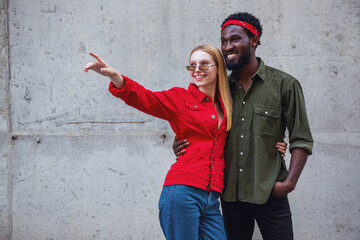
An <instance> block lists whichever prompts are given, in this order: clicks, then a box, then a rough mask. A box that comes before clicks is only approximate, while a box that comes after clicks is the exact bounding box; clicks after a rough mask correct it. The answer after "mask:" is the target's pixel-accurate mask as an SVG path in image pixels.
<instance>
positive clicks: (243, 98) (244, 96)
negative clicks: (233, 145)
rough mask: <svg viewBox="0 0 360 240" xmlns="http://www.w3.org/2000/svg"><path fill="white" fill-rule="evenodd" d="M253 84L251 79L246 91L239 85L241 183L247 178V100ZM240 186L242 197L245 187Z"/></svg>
mask: <svg viewBox="0 0 360 240" xmlns="http://www.w3.org/2000/svg"><path fill="white" fill-rule="evenodd" d="M252 85H253V81H251V84H250V86H249V88H248V89H247V91H246V92H245V91H244V89H243V88H242V87H241V86H240V85H237V86H238V89H237V92H238V94H239V100H240V102H239V106H240V121H241V122H240V128H239V129H240V131H239V137H240V139H239V143H240V146H239V158H238V159H239V162H238V164H239V165H238V166H239V168H238V173H239V175H238V182H239V183H241V182H243V181H244V178H245V174H246V173H245V172H244V167H245V166H244V163H245V158H246V157H247V156H246V154H245V151H246V149H245V129H246V127H245V125H246V120H247V116H246V101H247V95H248V93H249V91H250V90H251V86H252ZM238 186H239V188H238V193H239V196H240V198H242V197H243V196H244V192H243V190H242V189H243V188H240V186H241V184H238Z"/></svg>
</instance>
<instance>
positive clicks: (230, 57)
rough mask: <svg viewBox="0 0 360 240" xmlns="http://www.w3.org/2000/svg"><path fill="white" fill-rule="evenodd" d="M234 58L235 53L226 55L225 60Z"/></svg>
mask: <svg viewBox="0 0 360 240" xmlns="http://www.w3.org/2000/svg"><path fill="white" fill-rule="evenodd" d="M235 56H236V54H235V53H232V54H228V55H226V57H227V59H232V58H234V57H235Z"/></svg>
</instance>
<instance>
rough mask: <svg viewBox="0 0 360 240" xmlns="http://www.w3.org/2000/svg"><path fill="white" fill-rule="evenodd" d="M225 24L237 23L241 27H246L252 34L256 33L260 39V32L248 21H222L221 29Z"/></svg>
mask: <svg viewBox="0 0 360 240" xmlns="http://www.w3.org/2000/svg"><path fill="white" fill-rule="evenodd" d="M227 25H238V26H241V27H244V28H246V29H247V30H249V31H250V32H251V33H253V34H254V35H256V36H257V37H258V38H259V41H260V33H259V31H258V30H256V28H255V27H254V26H253V25H251V24H250V23H247V22H243V21H239V20H229V21H227V22H226V23H224V25H223V26H222V27H221V31H222V30H223V29H224V27H226V26H227Z"/></svg>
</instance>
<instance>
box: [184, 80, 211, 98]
mask: <svg viewBox="0 0 360 240" xmlns="http://www.w3.org/2000/svg"><path fill="white" fill-rule="evenodd" d="M188 91H189V92H190V93H191V94H192V95H193V96H194V97H195V98H196V100H198V101H199V102H202V101H203V100H204V98H205V97H208V96H206V94H205V93H203V92H201V91H200V90H199V88H198V87H197V86H196V85H195V84H194V83H190V84H189V87H188ZM208 98H210V97H208Z"/></svg>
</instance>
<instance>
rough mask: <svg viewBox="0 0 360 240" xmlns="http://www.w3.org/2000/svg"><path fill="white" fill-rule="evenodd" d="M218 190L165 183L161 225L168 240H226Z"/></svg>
mask: <svg viewBox="0 0 360 240" xmlns="http://www.w3.org/2000/svg"><path fill="white" fill-rule="evenodd" d="M219 196H220V193H219V192H215V191H210V192H208V191H205V190H202V189H200V188H196V187H191V186H186V185H170V186H165V187H164V188H163V190H162V192H161V195H160V199H159V210H160V212H159V218H160V225H161V228H162V230H163V232H164V235H165V237H166V239H167V240H199V239H201V240H207V239H214V240H222V239H224V240H226V235H225V230H224V222H223V218H222V216H221V212H220V209H219V205H220V204H219Z"/></svg>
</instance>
